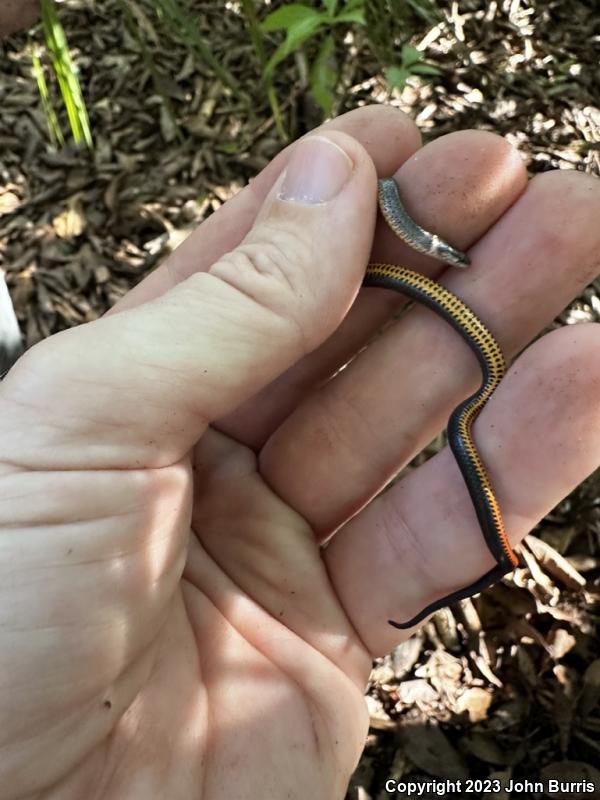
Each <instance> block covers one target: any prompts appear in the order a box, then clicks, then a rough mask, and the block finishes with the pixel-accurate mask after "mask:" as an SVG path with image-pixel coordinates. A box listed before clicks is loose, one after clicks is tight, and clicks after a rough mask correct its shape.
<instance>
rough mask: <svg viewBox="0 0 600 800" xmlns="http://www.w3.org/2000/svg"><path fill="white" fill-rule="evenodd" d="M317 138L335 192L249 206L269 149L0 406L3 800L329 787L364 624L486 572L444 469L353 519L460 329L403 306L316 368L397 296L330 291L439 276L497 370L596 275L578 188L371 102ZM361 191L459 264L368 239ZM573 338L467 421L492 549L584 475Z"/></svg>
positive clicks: (591, 435) (586, 415) (401, 460)
mask: <svg viewBox="0 0 600 800" xmlns="http://www.w3.org/2000/svg"><path fill="white" fill-rule="evenodd" d="M318 133H319V135H320V136H324V137H325V138H327V139H329V140H330V141H331V142H333V143H334V144H335V145H336V146H337V147H338V148H341V149H342V150H343V151H344V152H345V153H346V155H347V156H348V157H349V160H350V161H349V164H350V167H349V173H348V178H347V180H346V182H345V183H344V184H343V186H342V188H341V189H340V190H339V192H338V193H337V194H336V195H335V197H334V198H333V199H331V200H329V201H328V202H325V203H321V204H319V205H315V206H307V205H303V204H302V203H290V202H289V201H288V200H282V199H278V198H277V193H278V191H279V189H278V187H280V185H281V180H282V178H281V177H280V176H281V174H282V172H283V171H284V169H285V167H286V164H288V161H289V159H290V158H291V154H292V153H293V151H294V148H295V147H297V146H298V145H297V144H295V145H292V146H290V147H289V148H287V149H286V150H284V151H283V152H282V153H281V154H280V155H279V156H278V157H277V158H276V159H275V160H274V161H273V162H272V163H271V164H270V165H269V166H268V167H267V168H266V169H265V170H264V171H263V172H262V173H261V175H260V176H258V177H257V178H256V179H255V180H254V181H253V182H252V183H251V184H250V186H249V187H246V188H245V189H244V190H243V191H242V192H241V193H240V194H238V195H237V196H236V197H235V198H233V199H232V200H231V201H230V202H229V203H227V204H226V205H225V206H224V207H223V208H222V209H221V210H220V211H219V212H218V213H217V214H216V215H214V216H213V217H211V218H210V219H209V220H208V221H207V222H205V223H204V224H203V225H201V226H200V227H199V228H198V229H197V230H196V231H195V232H194V233H193V234H192V235H191V236H190V237H189V239H188V240H187V241H186V242H185V243H184V244H183V245H182V246H181V247H180V248H179V249H178V250H177V251H176V252H175V253H174V254H173V255H172V256H171V257H170V258H169V259H168V261H167V262H166V263H165V264H163V265H162V267H160V268H159V269H158V270H157V271H156V272H155V273H153V274H152V275H150V276H149V277H148V278H147V279H146V280H145V281H144V282H142V283H141V284H140V285H139V286H138V287H137V288H136V289H134V290H133V291H131V292H130V293H129V294H128V295H127V296H126V297H125V298H124V299H123V301H122V302H121V303H120V304H119V305H118V307H117V308H116V309H114V311H113V313H111V314H109V315H107V316H106V317H104V318H103V319H101V320H99V321H97V322H94V323H91V324H89V325H86V326H82V327H80V328H78V329H76V330H72V331H68V332H65V333H62V334H59V335H58V336H55V337H52V338H51V339H49V340H46V341H45V342H43V343H42V344H40V345H39V346H37V347H35V348H33V349H32V350H31V351H30V352H29V353H28V354H26V356H25V357H24V358H23V359H22V360H21V361H20V362H19V363H18V364H17V365H16V366H15V368H14V369H13V370H12V371H11V373H10V374H9V375H8V377H7V378H6V379H5V380H4V382H3V383H2V384H1V385H0V528H1V539H0V722H1V724H0V799H1V800H16V799H17V798H36V799H38V798H52V800H58V798H60V800H70V799H71V798H73V800H75V798H77V799H79V798H82V797H85V798H94V800H96V799H98V800H100V798H101V799H102V800H123V799H124V798H127V800H130V799H131V800H138V798H140V800H141V798H143V800H154V799H155V798H156V800H158V798H165V797H168V798H170V800H180V799H181V800H183V799H184V798H185V800H187V799H188V798H202V800H225V799H226V798H231V797H235V798H239V799H240V800H250V799H251V798H252V799H253V798H265V797H268V798H270V799H271V800H279V798H307V797H310V798H315V799H321V798H322V800H331V798H342V797H343V796H344V792H345V789H346V785H347V781H348V779H349V776H350V774H351V772H352V770H353V768H354V766H355V764H356V762H357V759H358V757H359V755H360V752H361V749H362V747H363V743H364V737H365V734H366V730H367V723H368V720H367V714H366V710H365V706H364V703H363V697H362V693H363V689H364V685H365V682H366V680H367V677H368V674H369V669H370V664H371V658H372V656H373V655H379V654H382V653H385V652H387V651H389V650H390V649H391V648H392V647H394V646H395V645H396V644H397V643H399V642H400V641H401V640H402V639H403V638H406V636H407V634H406V633H402V632H400V631H397V630H394V629H392V628H391V627H390V626H389V625H388V624H387V622H386V620H387V619H388V618H390V617H391V618H394V619H397V620H403V619H406V618H408V617H410V616H412V615H413V614H415V613H416V612H417V611H418V610H419V608H421V607H422V606H424V605H425V604H426V603H427V602H429V601H430V600H431V599H433V598H435V597H438V596H441V595H443V594H446V593H447V592H449V591H452V590H453V589H456V588H458V587H460V586H463V585H466V584H468V583H470V582H471V581H473V580H474V579H475V578H477V577H478V576H479V575H480V574H482V573H483V572H485V571H486V570H487V569H489V567H490V566H491V565H492V563H491V557H490V556H489V554H488V553H487V551H486V548H485V545H484V543H483V540H482V537H481V534H480V532H479V530H478V527H477V523H476V520H475V516H474V512H473V510H472V508H471V505H470V502H469V498H468V495H467V492H466V489H465V488H464V485H463V483H462V480H461V478H460V474H459V472H458V469H457V467H456V465H455V463H454V461H453V458H452V456H451V455H450V454H449V453H448V452H447V451H442V452H441V453H440V454H439V455H437V456H436V457H435V458H433V459H432V460H430V461H429V462H428V463H427V464H426V465H424V466H422V467H420V468H418V469H417V470H415V471H413V472H411V473H410V474H409V475H408V476H407V477H406V478H404V479H403V480H401V481H400V482H398V483H397V484H396V485H395V486H394V487H393V488H392V489H391V490H389V491H388V492H386V493H385V494H384V495H382V496H381V497H379V498H376V499H374V500H372V498H373V497H374V496H375V495H376V494H377V493H378V491H379V490H380V489H381V488H382V486H384V485H385V483H386V482H387V481H388V479H389V477H390V476H391V475H392V474H393V473H394V472H396V471H397V470H398V469H399V468H400V467H401V466H402V465H403V464H405V463H406V462H407V461H408V460H409V459H410V458H411V457H412V456H413V455H414V454H415V453H416V452H417V451H418V450H419V449H421V447H422V446H423V445H424V444H426V443H427V442H428V441H429V440H430V439H431V438H432V436H433V435H434V434H435V433H436V432H437V431H439V430H440V429H441V428H442V427H443V426H444V424H445V420H446V419H447V416H448V414H449V413H450V411H451V410H452V408H453V407H454V406H455V405H456V404H457V402H458V401H459V400H460V399H461V398H462V397H463V396H465V395H466V393H467V392H468V391H469V390H470V389H472V388H473V387H474V386H475V385H476V384H477V382H478V379H479V372H478V367H477V365H476V362H475V360H474V359H473V357H472V355H470V353H469V351H468V350H467V348H466V346H465V345H464V343H463V342H461V340H460V339H459V338H458V336H457V335H456V334H455V333H454V332H453V331H452V330H451V329H450V328H449V327H448V326H447V325H446V324H445V323H444V322H443V321H441V320H439V319H437V318H436V317H435V315H433V314H432V313H431V312H429V311H427V310H425V309H415V310H414V311H411V312H410V313H409V314H407V315H406V316H405V317H403V318H402V319H401V321H400V322H399V323H398V324H396V325H395V326H394V327H393V328H391V329H389V330H388V331H387V332H386V333H385V334H384V335H383V336H382V337H380V338H379V339H377V341H376V342H375V343H374V344H373V345H372V346H371V347H370V348H368V349H367V350H366V351H365V352H363V353H362V354H361V355H360V356H359V357H358V358H357V360H356V361H354V362H353V363H351V364H350V365H349V366H348V367H347V368H346V369H345V370H344V371H342V372H341V373H340V374H339V375H337V376H336V377H335V378H333V379H332V380H329V381H326V379H327V378H328V376H331V375H332V374H333V373H335V372H336V370H337V369H338V368H339V367H340V366H341V365H343V364H344V363H346V362H347V361H348V360H349V358H350V357H351V356H352V355H353V354H354V353H356V352H357V351H358V350H359V349H361V347H362V346H363V345H364V343H365V342H366V341H367V340H368V339H369V338H370V337H371V335H372V334H373V333H374V331H375V330H377V328H378V327H379V326H380V325H381V323H383V322H384V321H385V320H387V319H388V318H389V317H390V315H391V314H393V313H394V312H395V311H397V310H398V309H399V308H400V306H401V305H402V303H403V300H402V298H401V297H400V296H399V295H393V294H392V293H387V292H385V291H382V290H373V289H370V290H364V291H360V292H359V287H360V282H361V278H362V275H363V274H364V271H365V267H366V264H367V262H368V261H369V260H378V261H381V260H385V261H391V262H394V263H402V264H404V265H405V266H410V267H412V268H414V269H418V270H420V271H422V272H426V273H427V274H429V275H433V276H436V277H437V276H439V277H441V278H442V279H443V280H444V282H445V283H447V285H448V286H449V287H450V288H451V289H452V290H453V291H455V293H457V294H458V295H460V296H461V297H462V298H463V299H464V300H465V302H467V303H468V304H469V305H470V306H472V307H473V308H474V309H476V310H477V312H478V313H479V314H480V316H481V317H482V318H483V319H484V320H485V322H486V323H487V324H488V326H489V327H490V328H491V329H492V331H493V332H494V333H495V334H496V336H497V337H498V339H499V341H500V343H501V345H502V347H503V349H504V351H505V353H506V354H507V355H508V356H514V355H515V354H516V353H517V352H518V351H520V350H521V349H522V348H523V347H524V346H525V345H526V344H527V343H528V342H529V341H530V340H531V339H532V338H533V337H534V336H535V335H536V334H537V333H538V332H539V330H540V329H541V328H543V327H544V326H545V325H546V324H547V323H548V322H550V320H551V319H552V318H553V317H554V316H555V315H556V314H557V313H558V312H559V311H560V310H561V309H562V308H563V307H564V306H565V304H566V303H567V302H568V301H569V300H570V299H571V298H572V297H573V296H575V295H576V294H577V293H578V292H579V291H580V290H581V289H582V288H583V287H584V286H585V285H586V284H587V283H588V282H589V281H590V280H591V279H592V278H593V277H594V276H595V275H596V274H597V272H598V270H599V254H600V227H599V226H598V224H597V220H598V218H599V215H600V183H599V182H598V181H597V180H596V179H593V178H591V177H589V176H586V175H583V174H579V173H574V172H569V173H567V172H565V173H554V174H544V175H541V176H538V177H536V178H534V179H532V180H530V181H528V180H527V175H526V172H525V169H524V167H523V165H522V163H521V161H520V159H519V158H518V157H517V156H516V154H515V153H514V152H513V151H512V150H511V148H510V147H509V146H508V145H507V144H506V142H504V141H503V140H502V139H500V138H499V137H496V136H494V135H492V134H489V133H482V132H474V131H467V132H462V133H457V134H454V135H452V136H447V137H443V138H442V139H439V140H437V141H435V142H434V143H433V144H431V145H428V146H426V147H424V148H422V149H419V148H420V143H419V137H418V133H417V131H416V128H415V127H414V125H413V124H412V122H410V121H409V120H408V118H406V117H405V116H404V115H402V114H401V113H399V112H397V111H394V110H392V109H386V108H382V107H372V108H364V109H360V110H358V111H356V112H353V113H350V114H347V115H345V116H343V117H341V118H339V119H337V120H335V121H334V122H332V123H330V124H328V125H327V126H325V127H323V128H321V129H320V130H319V131H318ZM326 146H328V147H330V146H331V145H326ZM377 175H379V176H390V175H393V176H395V177H396V179H397V181H398V183H399V186H400V190H401V192H402V195H403V197H404V199H405V202H406V205H407V207H408V209H409V211H410V212H411V213H412V214H413V215H414V216H415V217H416V218H417V219H418V221H419V222H420V223H421V224H422V225H424V226H425V227H427V228H431V229H434V230H436V231H437V232H438V233H439V234H440V235H442V236H443V237H444V238H446V239H447V240H449V241H450V242H451V243H452V244H453V245H455V246H456V247H460V248H462V249H466V250H468V251H469V254H470V256H471V259H472V262H473V263H472V266H471V267H469V269H468V270H465V271H463V272H457V271H452V270H451V269H446V268H443V267H442V266H440V265H439V264H436V263H433V262H431V261H430V260H428V259H427V258H424V257H421V256H418V255H415V254H413V253H411V252H409V251H407V250H406V249H405V248H403V246H402V245H401V244H400V243H399V242H398V241H397V240H396V239H394V238H393V237H392V236H391V235H390V234H389V232H388V231H387V230H385V228H384V227H383V226H382V225H381V223H377V227H375V220H376V197H375V180H376V176H377ZM273 187H274V188H273ZM257 216H258V220H257V221H256V223H255V219H256V218H257ZM253 225H254V227H253V228H252V226H253ZM251 228H252V230H250V229H251ZM244 237H245V238H244ZM242 240H244V243H243V245H242V246H241V247H239V245H240V242H242ZM233 248H238V249H237V250H235V251H234V253H233V254H231V251H232V249H233ZM209 270H210V271H209ZM599 346H600V326H598V325H592V324H590V325H581V326H574V327H569V328H565V329H562V330H559V331H557V332H554V333H552V334H550V335H547V336H545V337H543V338H542V339H541V340H539V341H538V342H536V343H535V344H534V345H533V346H532V347H531V349H530V350H528V351H527V352H526V353H525V355H524V356H522V357H521V358H520V359H519V360H518V361H517V362H516V363H515V365H514V366H513V367H512V368H511V370H510V371H509V374H508V376H507V377H506V379H505V380H504V382H503V384H502V386H501V387H500V388H499V389H498V391H497V392H496V394H495V395H494V397H493V398H492V400H491V401H490V403H489V404H488V406H487V407H486V409H485V410H484V412H483V413H482V415H481V417H480V419H479V420H478V422H477V424H476V426H475V429H474V436H475V438H476V440H477V443H478V446H479V449H480V451H481V454H482V457H483V459H484V461H485V462H486V464H487V465H488V468H489V472H490V476H491V479H492V483H493V485H494V486H495V489H496V493H497V496H498V500H499V502H500V505H501V507H502V509H503V511H504V517H505V521H506V526H507V529H508V531H509V532H510V535H511V540H512V542H513V544H516V543H517V542H518V541H519V539H521V538H522V537H523V536H524V535H525V534H526V533H527V531H528V530H530V529H531V527H532V526H533V525H534V524H535V523H536V522H537V521H538V520H539V519H540V518H541V517H542V516H543V515H544V514H545V513H546V512H547V511H548V510H549V509H550V508H551V507H552V506H553V505H554V504H555V503H556V502H557V501H559V500H560V499H561V498H562V497H563V496H565V495H566V494H567V493H568V492H569V491H570V490H571V489H572V488H573V487H574V486H576V485H577V484H578V483H579V482H580V481H581V480H583V479H584V478H585V477H586V475H588V474H589V473H591V472H592V471H593V470H594V469H595V468H596V467H597V466H598V464H599V463H600V410H599V407H598V403H597V397H598V396H599V395H600V364H599V360H598V358H597V353H598V348H599ZM370 500H372V502H370V503H369V504H368V505H365V504H367V503H368V502H369V501H370ZM363 506H364V508H363ZM361 508H363V510H360V509H361ZM351 516H352V520H351V521H350V522H348V520H349V518H350V517H351ZM336 529H337V530H338V532H337V534H336V535H335V537H334V539H333V541H332V542H331V544H330V545H329V546H328V548H327V549H326V551H324V552H323V551H322V550H321V549H320V547H319V542H320V541H321V540H322V539H323V538H324V537H326V536H327V535H328V534H329V533H330V532H331V531H333V530H336Z"/></svg>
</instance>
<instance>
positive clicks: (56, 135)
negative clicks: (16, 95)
mask: <svg viewBox="0 0 600 800" xmlns="http://www.w3.org/2000/svg"><path fill="white" fill-rule="evenodd" d="M31 64H32V69H33V76H34V78H35V80H36V83H37V87H38V92H39V93H40V98H41V100H42V106H43V109H44V114H45V115H46V124H47V125H48V134H49V136H50V141H51V142H52V144H54V145H58V146H59V147H60V146H62V145H63V144H64V143H65V139H64V136H63V134H62V131H61V129H60V125H59V122H58V117H57V115H56V111H55V110H54V106H53V105H52V101H51V100H50V92H49V91H48V84H47V83H46V77H45V75H44V70H43V67H42V62H41V61H40V57H39V56H38V54H37V53H36V51H35V50H34V49H33V47H32V50H31Z"/></svg>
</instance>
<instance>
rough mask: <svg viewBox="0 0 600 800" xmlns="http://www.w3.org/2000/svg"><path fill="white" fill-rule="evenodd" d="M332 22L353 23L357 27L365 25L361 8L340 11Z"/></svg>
mask: <svg viewBox="0 0 600 800" xmlns="http://www.w3.org/2000/svg"><path fill="white" fill-rule="evenodd" d="M333 22H355V23H356V24H357V25H366V19H365V11H364V9H363V8H355V9H350V10H349V11H340V13H339V14H338V15H337V17H336V18H335V19H334V20H333Z"/></svg>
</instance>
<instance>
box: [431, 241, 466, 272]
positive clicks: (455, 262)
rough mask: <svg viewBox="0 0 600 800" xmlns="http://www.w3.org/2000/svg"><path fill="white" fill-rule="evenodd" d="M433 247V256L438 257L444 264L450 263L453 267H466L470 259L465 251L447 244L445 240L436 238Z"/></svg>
mask: <svg viewBox="0 0 600 800" xmlns="http://www.w3.org/2000/svg"><path fill="white" fill-rule="evenodd" d="M436 244H437V246H436V248H435V257H436V258H439V259H440V260H441V261H443V262H444V263H446V264H451V265H452V266H453V267H461V268H464V267H468V266H469V264H470V263H471V259H470V258H469V256H468V255H467V254H466V253H463V252H462V251H461V250H456V248H454V247H452V246H451V245H449V244H448V243H447V242H444V241H442V240H441V239H440V240H438V242H437V243H436Z"/></svg>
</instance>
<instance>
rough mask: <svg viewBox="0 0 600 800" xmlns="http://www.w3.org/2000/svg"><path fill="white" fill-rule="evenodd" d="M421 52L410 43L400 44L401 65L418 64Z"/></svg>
mask: <svg viewBox="0 0 600 800" xmlns="http://www.w3.org/2000/svg"><path fill="white" fill-rule="evenodd" d="M421 58H422V56H421V52H420V51H419V50H417V48H416V47H413V46H412V45H411V44H403V45H402V65H403V66H405V67H411V66H412V65H413V64H418V63H419V61H420V60H421Z"/></svg>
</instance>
